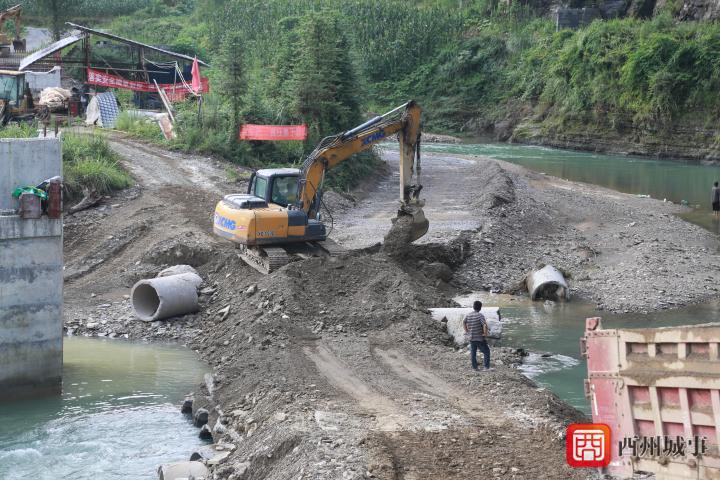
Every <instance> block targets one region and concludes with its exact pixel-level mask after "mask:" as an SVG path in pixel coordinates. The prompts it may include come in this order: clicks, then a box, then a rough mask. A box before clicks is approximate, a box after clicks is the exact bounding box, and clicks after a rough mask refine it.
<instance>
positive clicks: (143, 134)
mask: <svg viewBox="0 0 720 480" xmlns="http://www.w3.org/2000/svg"><path fill="white" fill-rule="evenodd" d="M115 128H116V129H117V130H121V131H123V132H127V133H129V134H130V135H132V136H134V137H138V138H142V139H145V140H149V141H151V142H164V141H165V137H164V136H163V134H162V131H161V130H160V126H159V125H158V123H157V122H156V121H155V120H154V119H152V118H150V117H147V116H144V115H139V114H137V113H132V112H121V113H120V115H118V117H117V120H115Z"/></svg>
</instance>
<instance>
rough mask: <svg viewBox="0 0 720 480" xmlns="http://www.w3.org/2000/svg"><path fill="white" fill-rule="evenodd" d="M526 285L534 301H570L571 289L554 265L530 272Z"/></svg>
mask: <svg viewBox="0 0 720 480" xmlns="http://www.w3.org/2000/svg"><path fill="white" fill-rule="evenodd" d="M525 284H526V286H527V289H528V293H529V294H530V299H532V300H540V299H544V300H553V301H559V300H570V288H569V287H568V284H567V282H566V281H565V277H564V276H563V274H562V273H560V271H559V270H558V269H557V268H555V267H553V266H552V265H545V266H544V267H543V268H541V269H539V270H535V271H533V272H530V273H529V274H528V276H527V278H526V280H525Z"/></svg>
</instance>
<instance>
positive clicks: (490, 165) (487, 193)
mask: <svg viewBox="0 0 720 480" xmlns="http://www.w3.org/2000/svg"><path fill="white" fill-rule="evenodd" d="M482 176H483V177H484V178H483V179H482V180H483V182H484V185H483V189H482V191H483V194H482V197H481V205H482V206H483V207H485V208H495V207H499V206H501V205H506V204H509V203H513V202H514V201H515V185H514V184H513V181H512V178H511V177H510V175H509V174H508V172H507V171H505V170H504V169H503V168H502V167H500V165H498V164H497V163H495V162H487V163H486V165H485V169H484V170H483V175H482Z"/></svg>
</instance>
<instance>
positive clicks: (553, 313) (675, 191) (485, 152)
mask: <svg viewBox="0 0 720 480" xmlns="http://www.w3.org/2000/svg"><path fill="white" fill-rule="evenodd" d="M423 150H424V151H426V152H439V153H451V154H452V153H455V154H462V155H482V156H486V157H490V158H495V159H498V160H504V161H507V162H511V163H515V164H519V165H522V166H524V167H527V168H530V169H532V170H535V171H538V172H543V173H546V174H548V175H553V176H556V177H560V178H564V179H567V180H572V181H578V182H585V183H591V184H595V185H600V186H603V187H607V188H612V189H614V190H618V191H621V192H625V193H632V194H637V195H650V196H651V197H652V198H657V199H660V200H667V201H672V202H674V203H684V204H688V205H690V206H692V207H694V210H693V211H692V212H691V213H688V214H684V215H683V218H685V219H686V220H688V221H691V222H693V223H696V224H698V225H700V226H702V227H703V228H706V229H708V230H710V231H712V232H715V233H720V222H718V220H717V219H714V218H713V216H712V214H711V213H710V188H711V187H712V182H713V181H715V180H720V167H718V166H711V165H702V164H699V163H697V162H686V161H675V160H659V159H652V158H640V157H631V156H626V155H604V154H598V153H588V152H576V151H566V150H558V149H553V148H546V147H536V146H524V145H509V144H493V143H486V144H482V143H481V144H424V145H423ZM478 295H479V296H480V298H481V299H482V300H483V302H485V303H486V304H487V305H493V306H500V307H501V309H502V315H503V319H504V321H505V327H504V332H503V337H504V340H503V343H504V344H506V345H518V346H522V347H524V348H525V349H526V350H528V351H530V352H532V353H531V354H530V355H529V357H527V358H526V361H525V364H524V365H523V367H522V368H523V370H524V372H525V374H526V375H528V376H529V377H531V378H534V379H535V381H537V382H538V383H539V384H541V385H543V386H545V387H547V388H549V389H550V390H552V391H553V392H555V393H556V394H557V395H558V396H560V397H561V398H562V399H564V400H565V401H567V402H568V403H570V404H571V405H573V406H575V407H577V408H578V409H580V410H582V411H584V412H586V413H589V411H590V409H589V405H588V403H587V401H586V400H585V397H584V395H583V379H584V378H585V376H586V365H585V362H584V360H583V359H582V358H581V357H580V353H579V351H580V350H579V341H580V337H582V335H583V331H584V328H585V318H587V317H594V316H601V317H602V318H603V326H604V327H606V328H620V327H624V328H642V327H660V326H671V325H690V324H698V323H708V322H714V321H720V301H716V302H712V303H709V304H704V305H696V306H693V307H687V308H682V309H679V310H670V311H662V312H657V313H652V314H649V315H640V314H635V315H614V314H610V313H608V312H597V311H596V310H595V309H594V306H592V305H586V304H582V303H578V302H569V303H566V304H555V305H552V306H549V305H544V304H543V303H540V302H530V301H529V300H528V299H527V298H526V297H512V296H508V295H491V294H487V293H484V292H482V293H479V294H478ZM472 299H474V296H473V297H472ZM457 300H458V301H459V302H460V303H461V304H466V305H468V306H469V303H468V302H469V301H470V300H471V298H469V297H465V298H463V297H460V298H458V299H457Z"/></svg>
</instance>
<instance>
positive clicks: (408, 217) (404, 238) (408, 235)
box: [384, 206, 430, 252]
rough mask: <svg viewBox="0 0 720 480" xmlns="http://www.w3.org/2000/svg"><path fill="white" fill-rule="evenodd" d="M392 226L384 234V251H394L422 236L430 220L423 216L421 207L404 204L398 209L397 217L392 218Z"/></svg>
mask: <svg viewBox="0 0 720 480" xmlns="http://www.w3.org/2000/svg"><path fill="white" fill-rule="evenodd" d="M392 223H393V225H392V227H391V228H390V231H389V232H388V233H387V235H385V242H384V248H385V250H386V251H390V252H396V251H400V250H402V249H403V248H404V247H405V246H407V245H408V244H410V243H412V242H413V241H415V240H417V239H418V238H421V237H422V236H424V235H425V234H426V233H427V231H428V228H429V227H430V222H428V220H427V218H425V212H423V209H422V208H420V207H417V206H412V207H410V206H405V207H403V208H402V209H401V210H400V211H398V215H397V217H395V218H393V220H392Z"/></svg>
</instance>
